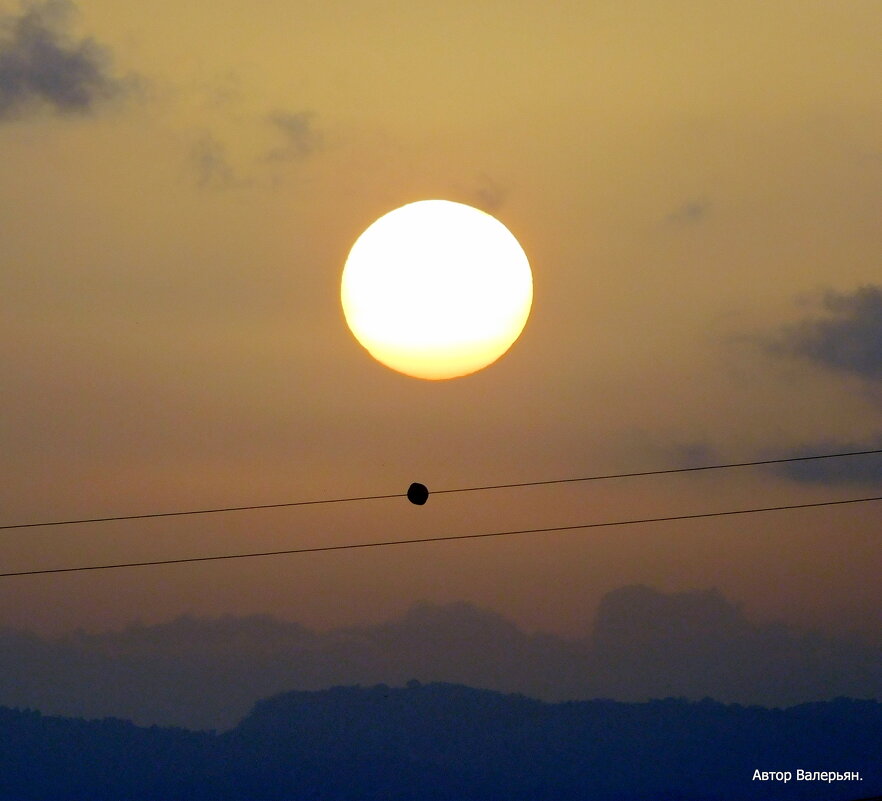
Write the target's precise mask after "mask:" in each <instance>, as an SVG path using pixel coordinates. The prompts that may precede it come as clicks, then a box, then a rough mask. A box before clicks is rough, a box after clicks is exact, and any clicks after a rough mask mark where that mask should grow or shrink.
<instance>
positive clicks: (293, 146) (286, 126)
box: [267, 111, 321, 161]
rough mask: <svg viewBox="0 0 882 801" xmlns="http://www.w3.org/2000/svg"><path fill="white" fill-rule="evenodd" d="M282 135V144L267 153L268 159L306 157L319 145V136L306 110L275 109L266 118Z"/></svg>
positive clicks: (288, 159) (281, 159) (283, 159)
mask: <svg viewBox="0 0 882 801" xmlns="http://www.w3.org/2000/svg"><path fill="white" fill-rule="evenodd" d="M267 119H268V122H269V123H270V125H272V126H273V127H274V128H275V129H276V130H277V131H278V132H279V133H281V134H282V136H283V137H284V144H283V145H282V146H281V147H277V148H274V149H273V150H270V152H269V153H267V159H268V160H269V161H294V160H297V159H303V158H306V157H307V156H308V155H310V154H311V153H312V152H313V151H315V149H316V148H317V147H318V146H319V144H320V141H321V137H320V136H319V134H318V133H317V132H316V130H315V129H314V128H313V126H312V114H310V113H309V112H308V111H297V112H288V111H275V112H273V113H272V114H270V115H269V117H268V118H267Z"/></svg>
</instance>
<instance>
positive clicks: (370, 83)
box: [0, 0, 882, 636]
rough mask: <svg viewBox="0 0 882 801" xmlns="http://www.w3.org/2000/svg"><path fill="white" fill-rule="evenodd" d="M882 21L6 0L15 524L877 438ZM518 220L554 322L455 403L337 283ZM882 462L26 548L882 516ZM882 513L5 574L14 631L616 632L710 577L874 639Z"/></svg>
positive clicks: (567, 489)
mask: <svg viewBox="0 0 882 801" xmlns="http://www.w3.org/2000/svg"><path fill="white" fill-rule="evenodd" d="M880 38H882V8H880V6H879V4H878V2H877V1H876V0H841V2H836V3H831V2H827V1H826V0H824V2H817V1H816V0H792V1H788V0H779V1H778V2H775V3H768V2H760V1H759V0H744V2H740V3H731V2H718V0H702V1H701V2H699V1H698V0H694V1H693V2H685V0H665V1H664V2H662V0H641V2H636V1H634V0H624V1H622V0H616V2H612V1H611V0H588V1H587V2H586V1H584V0H583V1H582V2H578V3H576V2H560V3H555V4H553V6H549V4H547V3H539V2H533V0H524V2H519V3H514V4H512V3H510V2H509V3H502V2H496V0H486V1H485V2H480V3H474V2H465V0H450V1H449V2H445V3H438V2H429V3H412V2H405V1H404V0H384V1H383V2H367V1H365V2H362V1H361V0H356V2H352V0H348V1H347V2H339V1H337V0H323V2H312V1H311V0H302V1H301V2H290V0H288V1H285V2H283V1H282V0H265V1H264V2H261V3H257V4H254V3H241V2H232V0H216V2H213V3H210V4H206V3H184V4H181V3H180V2H171V0H155V2H152V3H149V4H143V3H119V2H114V0H89V2H80V3H73V2H67V0H48V2H32V3H25V4H19V3H16V2H9V1H8V0H0V367H2V375H3V385H2V391H0V472H2V475H3V479H4V480H3V482H2V487H0V523H3V524H14V523H29V522H39V521H46V520H60V519H70V518H80V517H96V516H110V515H128V514H139V513H151V512H159V511H174V510H180V509H199V508H211V507H226V506H239V505H251V504H272V503H284V502H288V501H299V500H313V499H325V498H340V497H350V496H361V495H375V494H394V493H403V492H404V491H405V490H406V488H407V486H408V485H409V484H410V483H411V482H412V481H420V482H422V483H424V484H426V485H427V486H428V487H429V489H430V490H433V489H451V488H459V487H469V486H484V485H495V484H503V483H512V482H529V481H541V480H549V479H557V478H568V477H573V476H587V475H594V474H604V473H618V472H631V471H644V470H653V469H663V468H669V467H680V466H691V465H697V464H710V463H715V462H729V461H743V460H755V459H767V458H775V457H779V456H790V455H794V454H812V453H827V452H835V451H839V450H853V449H864V448H878V447H882V269H880V251H882V248H880V245H882V228H880V226H879V219H880V216H882V215H880V213H882V191H880V190H882V138H880V134H882V83H880V82H879V75H880V74H882V51H880V49H879V47H878V42H879V41H880ZM426 198H445V199H449V200H455V201H459V202H464V203H469V204H472V205H475V206H477V207H479V208H482V209H484V210H486V211H488V212H491V213H492V214H494V215H495V216H497V217H498V218H499V219H500V220H501V221H502V222H503V223H505V225H506V226H507V227H508V228H509V229H510V230H511V231H512V232H513V234H514V235H515V236H516V237H517V238H518V240H519V241H520V243H521V245H522V246H523V248H524V250H525V252H526V253H527V255H528V257H529V259H530V263H531V265H532V269H533V280H534V302H533V310H532V313H531V316H530V319H529V321H528V322H527V325H526V328H525V329H524V332H523V334H522V335H521V337H520V339H519V340H518V341H517V342H516V343H515V344H514V346H513V347H512V348H511V350H510V351H509V352H508V353H507V354H506V355H505V356H504V357H503V358H502V359H501V360H500V361H499V362H497V363H496V364H494V365H493V366H491V367H489V368H487V369H486V370H483V371H481V372H479V373H476V374H474V375H472V376H468V377H465V378H460V379H454V380H451V381H446V382H427V381H421V380H419V379H414V378H409V377H407V376H403V375H400V374H397V373H394V372H392V371H391V370H389V369H387V368H385V367H383V366H381V365H380V364H378V363H377V362H375V361H374V360H373V359H372V358H371V357H370V356H369V355H368V354H367V353H366V351H364V350H363V349H362V348H361V347H360V346H359V345H358V343H357V342H356V341H355V340H354V338H353V337H352V336H351V334H350V333H349V331H348V329H347V327H346V324H345V321H344V318H343V314H342V311H341V308H340V303H339V285H340V276H341V272H342V268H343V263H344V261H345V258H346V255H347V253H348V251H349V249H350V247H351V246H352V244H353V243H354V241H355V239H356V238H357V237H358V235H359V234H360V233H361V232H362V231H363V230H364V229H365V228H366V227H367V226H368V225H369V224H370V223H371V222H373V221H374V220H375V219H377V218H378V217H379V216H381V215H382V214H384V213H386V212H388V211H390V210H391V209H393V208H396V207H398V206H401V205H403V204H405V203H408V202H412V201H415V200H420V199H426ZM880 476H882V462H880V459H879V457H861V458H855V459H852V460H848V461H839V460H837V461H835V462H834V461H828V462H813V463H803V464H801V465H800V467H799V468H798V469H796V468H793V469H790V470H786V471H785V470H783V469H782V470H778V471H777V472H775V471H772V470H768V469H766V470H755V469H751V470H748V469H740V470H727V471H717V472H713V473H707V474H687V475H680V476H671V477H665V478H643V479H627V480H619V481H610V482H598V483H575V484H564V485H560V486H546V487H532V488H524V489H519V490H495V491H486V492H474V493H463V494H447V495H437V496H433V497H430V499H429V502H428V503H427V504H426V506H424V507H415V506H411V505H410V504H408V503H407V501H406V500H404V499H403V498H393V499H388V500H382V501H371V502H363V503H351V504H333V505H327V506H311V507H301V508H296V509H284V510H272V511H264V512H251V513H244V512H240V513H230V514H226V515H209V516H205V517H187V518H163V519H157V520H152V521H139V522H128V523H105V524H100V525H98V524H92V525H82V526H66V527H56V528H30V529H21V530H12V531H4V532H0V536H2V542H3V557H2V567H3V572H9V571H18V570H31V569H43V568H55V567H68V566H76V565H84V564H106V563H112V562H119V561H137V560H152V559H173V558H184V557H189V556H203V555H213V554H223V553H242V552H249V551H266V550H281V549H285V548H297V547H310V546H321V545H329V544H340V543H350V542H370V541H373V540H377V539H398V538H412V537H431V536H449V535H455V534H469V533H481V532H494V531H505V530H514V529H526V528H539V527H543V528H544V527H550V526H555V525H560V526H567V525H577V524H581V523H594V522H601V521H614V520H627V519H634V518H643V517H652V516H670V515H681V514H693V513H699V512H708V511H720V510H726V509H735V508H747V507H751V506H766V505H769V506H772V505H782V504H793V503H806V502H819V501H827V500H836V499H843V498H852V497H864V496H872V495H879V494H880V493H879V489H880V487H882V480H880ZM879 512H880V508H879V505H878V504H858V505H854V506H839V507H831V508H822V509H811V510H803V511H794V512H787V513H783V512H782V513H775V514H768V515H756V516H750V517H748V516H736V517H726V518H717V519H706V520H698V521H684V522H678V523H666V524H647V525H642V526H627V527H620V528H599V529H590V530H586V531H568V532H557V533H555V532H551V533H543V534H534V535H513V536H510V537H505V538H489V539H484V540H477V541H463V542H454V543H435V544H424V545H410V546H397V547H388V548H373V549H357V550H351V551H338V552H330V553H323V554H310V555H301V556H288V557H276V558H263V559H247V560H246V559H243V560H233V561H228V562H211V563H203V564H188V565H177V566H168V567H153V568H137V569H130V570H109V571H101V572H80V573H72V574H62V575H46V576H31V577H12V578H5V579H0V625H9V626H16V627H22V628H30V629H34V630H38V631H42V632H55V633H57V632H63V631H68V630H72V629H76V628H83V629H86V630H103V629H107V628H113V627H119V626H124V625H126V624H127V623H129V622H131V621H133V620H141V621H143V622H146V623H153V622H158V621H163V620H168V619H172V618H174V617H176V616H178V615H180V614H183V613H189V614H197V615H223V614H237V615H238V614H250V613H255V612H263V613H270V614H273V615H276V616H278V617H281V618H284V619H289V620H297V621H300V622H302V623H305V624H307V625H311V626H314V627H317V628H330V627H333V626H339V625H354V624H362V623H369V622H376V621H379V620H383V619H386V618H388V617H390V616H393V615H397V614H400V613H401V612H402V611H403V610H404V609H406V608H408V607H409V606H410V605H411V604H413V603H414V602H415V601H418V600H421V599H422V600H428V601H432V602H438V603H443V602H449V601H455V600H465V601H469V602H472V603H476V604H478V605H481V606H484V607H486V608H489V609H493V610H496V611H498V612H500V613H503V614H505V615H506V616H509V617H511V618H512V619H513V620H515V621H517V622H518V624H519V625H521V626H523V627H525V628H527V629H528V630H536V629H539V630H544V631H551V632H555V633H558V634H569V635H574V636H575V635H583V634H584V633H585V632H586V631H587V630H588V629H589V625H590V621H591V619H592V618H593V615H594V613H595V611H596V607H597V604H598V602H599V599H600V598H601V597H602V595H603V594H604V593H606V592H608V591H610V590H611V589H615V588H616V587H621V586H624V585H630V584H635V583H644V584H648V585H651V586H653V587H657V588H659V589H661V590H663V591H668V592H670V591H682V590H687V589H707V588H711V587H714V588H717V589H719V590H720V591H721V592H723V593H724V594H725V595H726V596H727V597H729V598H732V599H734V600H736V601H738V602H739V603H740V604H742V605H743V607H744V609H745V610H746V612H747V613H749V614H750V615H751V616H752V618H754V619H756V620H759V621H767V620H778V619H781V620H787V621H788V622H791V623H795V624H799V625H804V626H809V627H819V628H821V629H823V630H825V631H833V632H858V633H862V634H873V633H874V632H875V633H876V634H877V636H878V632H879V631H880V630H882V611H880V610H882V584H880V582H879V581H878V575H879V573H880V570H882V543H880V540H879V519H880V518H879Z"/></svg>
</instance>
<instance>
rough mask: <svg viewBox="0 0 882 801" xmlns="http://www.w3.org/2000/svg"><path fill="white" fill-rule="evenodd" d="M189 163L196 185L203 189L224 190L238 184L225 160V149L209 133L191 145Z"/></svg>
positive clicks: (221, 143)
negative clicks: (193, 172)
mask: <svg viewBox="0 0 882 801" xmlns="http://www.w3.org/2000/svg"><path fill="white" fill-rule="evenodd" d="M190 163H191V164H192V166H193V169H194V170H195V173H196V183H197V184H198V185H199V186H200V187H202V188H203V189H225V188H229V187H232V186H236V185H238V184H239V183H240V181H239V180H238V179H237V178H236V175H235V173H234V171H233V168H232V167H231V166H230V163H229V161H228V160H227V152H226V147H225V146H224V144H223V142H221V141H220V140H218V139H216V138H215V137H214V136H213V135H212V134H210V133H206V134H203V135H202V136H200V137H199V139H197V140H196V141H195V142H194V143H193V146H192V148H191V149H190Z"/></svg>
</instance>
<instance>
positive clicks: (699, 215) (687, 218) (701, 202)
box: [665, 198, 711, 225]
mask: <svg viewBox="0 0 882 801" xmlns="http://www.w3.org/2000/svg"><path fill="white" fill-rule="evenodd" d="M710 210H711V204H710V201H709V200H707V198H693V199H691V200H687V201H686V202H685V203H684V204H683V205H682V206H678V207H677V208H676V209H674V210H673V211H672V212H671V213H670V214H668V216H667V217H665V222H667V223H670V224H672V225H694V224H695V223H699V222H701V221H702V220H704V219H705V218H706V217H707V216H708V214H710Z"/></svg>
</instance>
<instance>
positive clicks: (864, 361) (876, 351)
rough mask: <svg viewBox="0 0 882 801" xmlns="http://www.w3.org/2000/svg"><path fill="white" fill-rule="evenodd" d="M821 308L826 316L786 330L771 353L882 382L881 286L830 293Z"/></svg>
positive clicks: (775, 342)
mask: <svg viewBox="0 0 882 801" xmlns="http://www.w3.org/2000/svg"><path fill="white" fill-rule="evenodd" d="M821 306H822V307H823V309H824V311H825V312H826V313H827V316H825V317H821V318H813V319H809V320H803V321H802V322H800V323H797V324H796V325H794V326H790V327H788V328H785V329H784V330H783V331H782V332H781V336H780V337H779V338H778V339H777V340H776V341H774V342H772V343H770V344H769V345H768V350H770V351H771V352H773V353H776V354H778V355H790V356H798V357H802V358H805V359H808V360H810V361H812V362H814V363H816V364H819V365H821V366H822V367H827V368H829V369H831V370H837V371H840V372H845V373H853V374H855V375H859V376H861V377H863V378H867V379H870V380H874V381H880V380H882V287H879V286H864V287H860V288H859V289H858V290H856V291H855V292H853V293H850V294H849V293H838V292H827V293H826V294H825V295H824V297H823V299H822V301H821Z"/></svg>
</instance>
